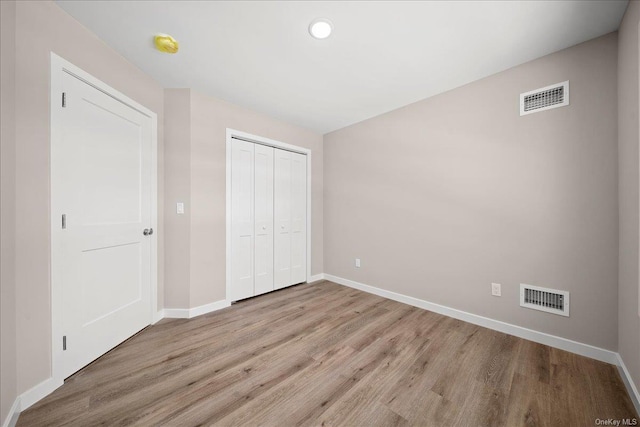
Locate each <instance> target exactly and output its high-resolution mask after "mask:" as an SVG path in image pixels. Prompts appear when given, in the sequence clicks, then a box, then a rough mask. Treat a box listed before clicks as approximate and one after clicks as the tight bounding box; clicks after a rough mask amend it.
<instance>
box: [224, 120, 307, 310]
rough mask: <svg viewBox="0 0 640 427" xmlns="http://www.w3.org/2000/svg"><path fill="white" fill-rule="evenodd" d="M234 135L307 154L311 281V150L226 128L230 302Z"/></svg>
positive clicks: (228, 291) (228, 287)
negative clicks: (232, 139)
mask: <svg viewBox="0 0 640 427" xmlns="http://www.w3.org/2000/svg"><path fill="white" fill-rule="evenodd" d="M233 137H236V138H238V139H242V140H244V141H247V142H253V143H254V144H262V145H267V146H269V147H274V148H280V149H282V150H287V151H292V152H294V153H300V154H305V155H306V156H307V224H306V226H307V230H306V232H307V275H306V276H307V283H309V282H311V150H310V149H308V148H304V147H299V146H297V145H292V144H287V143H285V142H280V141H276V140H273V139H269V138H264V137H261V136H257V135H252V134H250V133H246V132H241V131H239V130H235V129H230V128H227V136H226V152H227V155H226V156H227V157H226V261H225V271H226V280H225V282H226V286H225V299H226V301H227V302H228V303H229V304H231V303H232V302H233V301H231V299H229V295H230V294H231V293H230V291H231V138H233Z"/></svg>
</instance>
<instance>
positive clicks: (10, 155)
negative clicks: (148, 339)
mask: <svg viewBox="0 0 640 427" xmlns="http://www.w3.org/2000/svg"><path fill="white" fill-rule="evenodd" d="M15 27H16V4H15V3H14V2H9V1H3V2H0V32H1V33H0V43H1V46H0V174H1V175H0V236H2V239H1V240H0V243H1V246H0V305H1V306H0V337H2V342H0V422H2V421H3V420H4V419H5V418H6V417H7V414H8V413H9V409H11V405H13V402H14V400H15V398H16V395H17V391H16V390H17V389H16V384H17V375H16V286H15V284H16V283H15V269H14V265H15V251H14V249H15V237H16V235H15V221H16V218H15V214H16V210H15V206H14V201H15V197H16V194H15V190H16V188H15V180H16V163H15V159H16V142H15V63H16V49H15V47H16V39H15Z"/></svg>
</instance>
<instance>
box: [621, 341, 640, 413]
mask: <svg viewBox="0 0 640 427" xmlns="http://www.w3.org/2000/svg"><path fill="white" fill-rule="evenodd" d="M616 354H617V355H618V360H617V362H616V365H618V371H619V372H620V376H621V377H622V381H623V382H624V385H625V387H627V391H628V392H629V397H630V398H631V401H632V402H633V406H635V407H636V411H637V412H638V413H639V414H640V393H639V392H638V388H637V387H636V385H635V383H634V382H633V378H631V373H630V372H629V370H628V369H627V365H625V364H624V360H622V356H620V354H618V353H616Z"/></svg>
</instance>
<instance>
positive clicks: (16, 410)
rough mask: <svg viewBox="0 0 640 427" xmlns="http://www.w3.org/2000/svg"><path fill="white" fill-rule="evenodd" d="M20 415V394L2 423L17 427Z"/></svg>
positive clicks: (4, 426) (6, 426)
mask: <svg viewBox="0 0 640 427" xmlns="http://www.w3.org/2000/svg"><path fill="white" fill-rule="evenodd" d="M19 416H20V396H18V397H16V400H15V401H14V402H13V405H12V406H11V409H9V413H8V414H7V418H5V419H4V422H3V423H2V427H15V426H16V424H17V423H18V417H19Z"/></svg>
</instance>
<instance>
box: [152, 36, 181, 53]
mask: <svg viewBox="0 0 640 427" xmlns="http://www.w3.org/2000/svg"><path fill="white" fill-rule="evenodd" d="M153 43H154V44H155V46H156V49H158V50H159V51H160V52H164V53H177V52H178V49H180V44H179V43H178V41H177V40H176V39H174V38H173V37H171V36H170V35H169V34H156V36H155V37H154V38H153Z"/></svg>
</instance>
